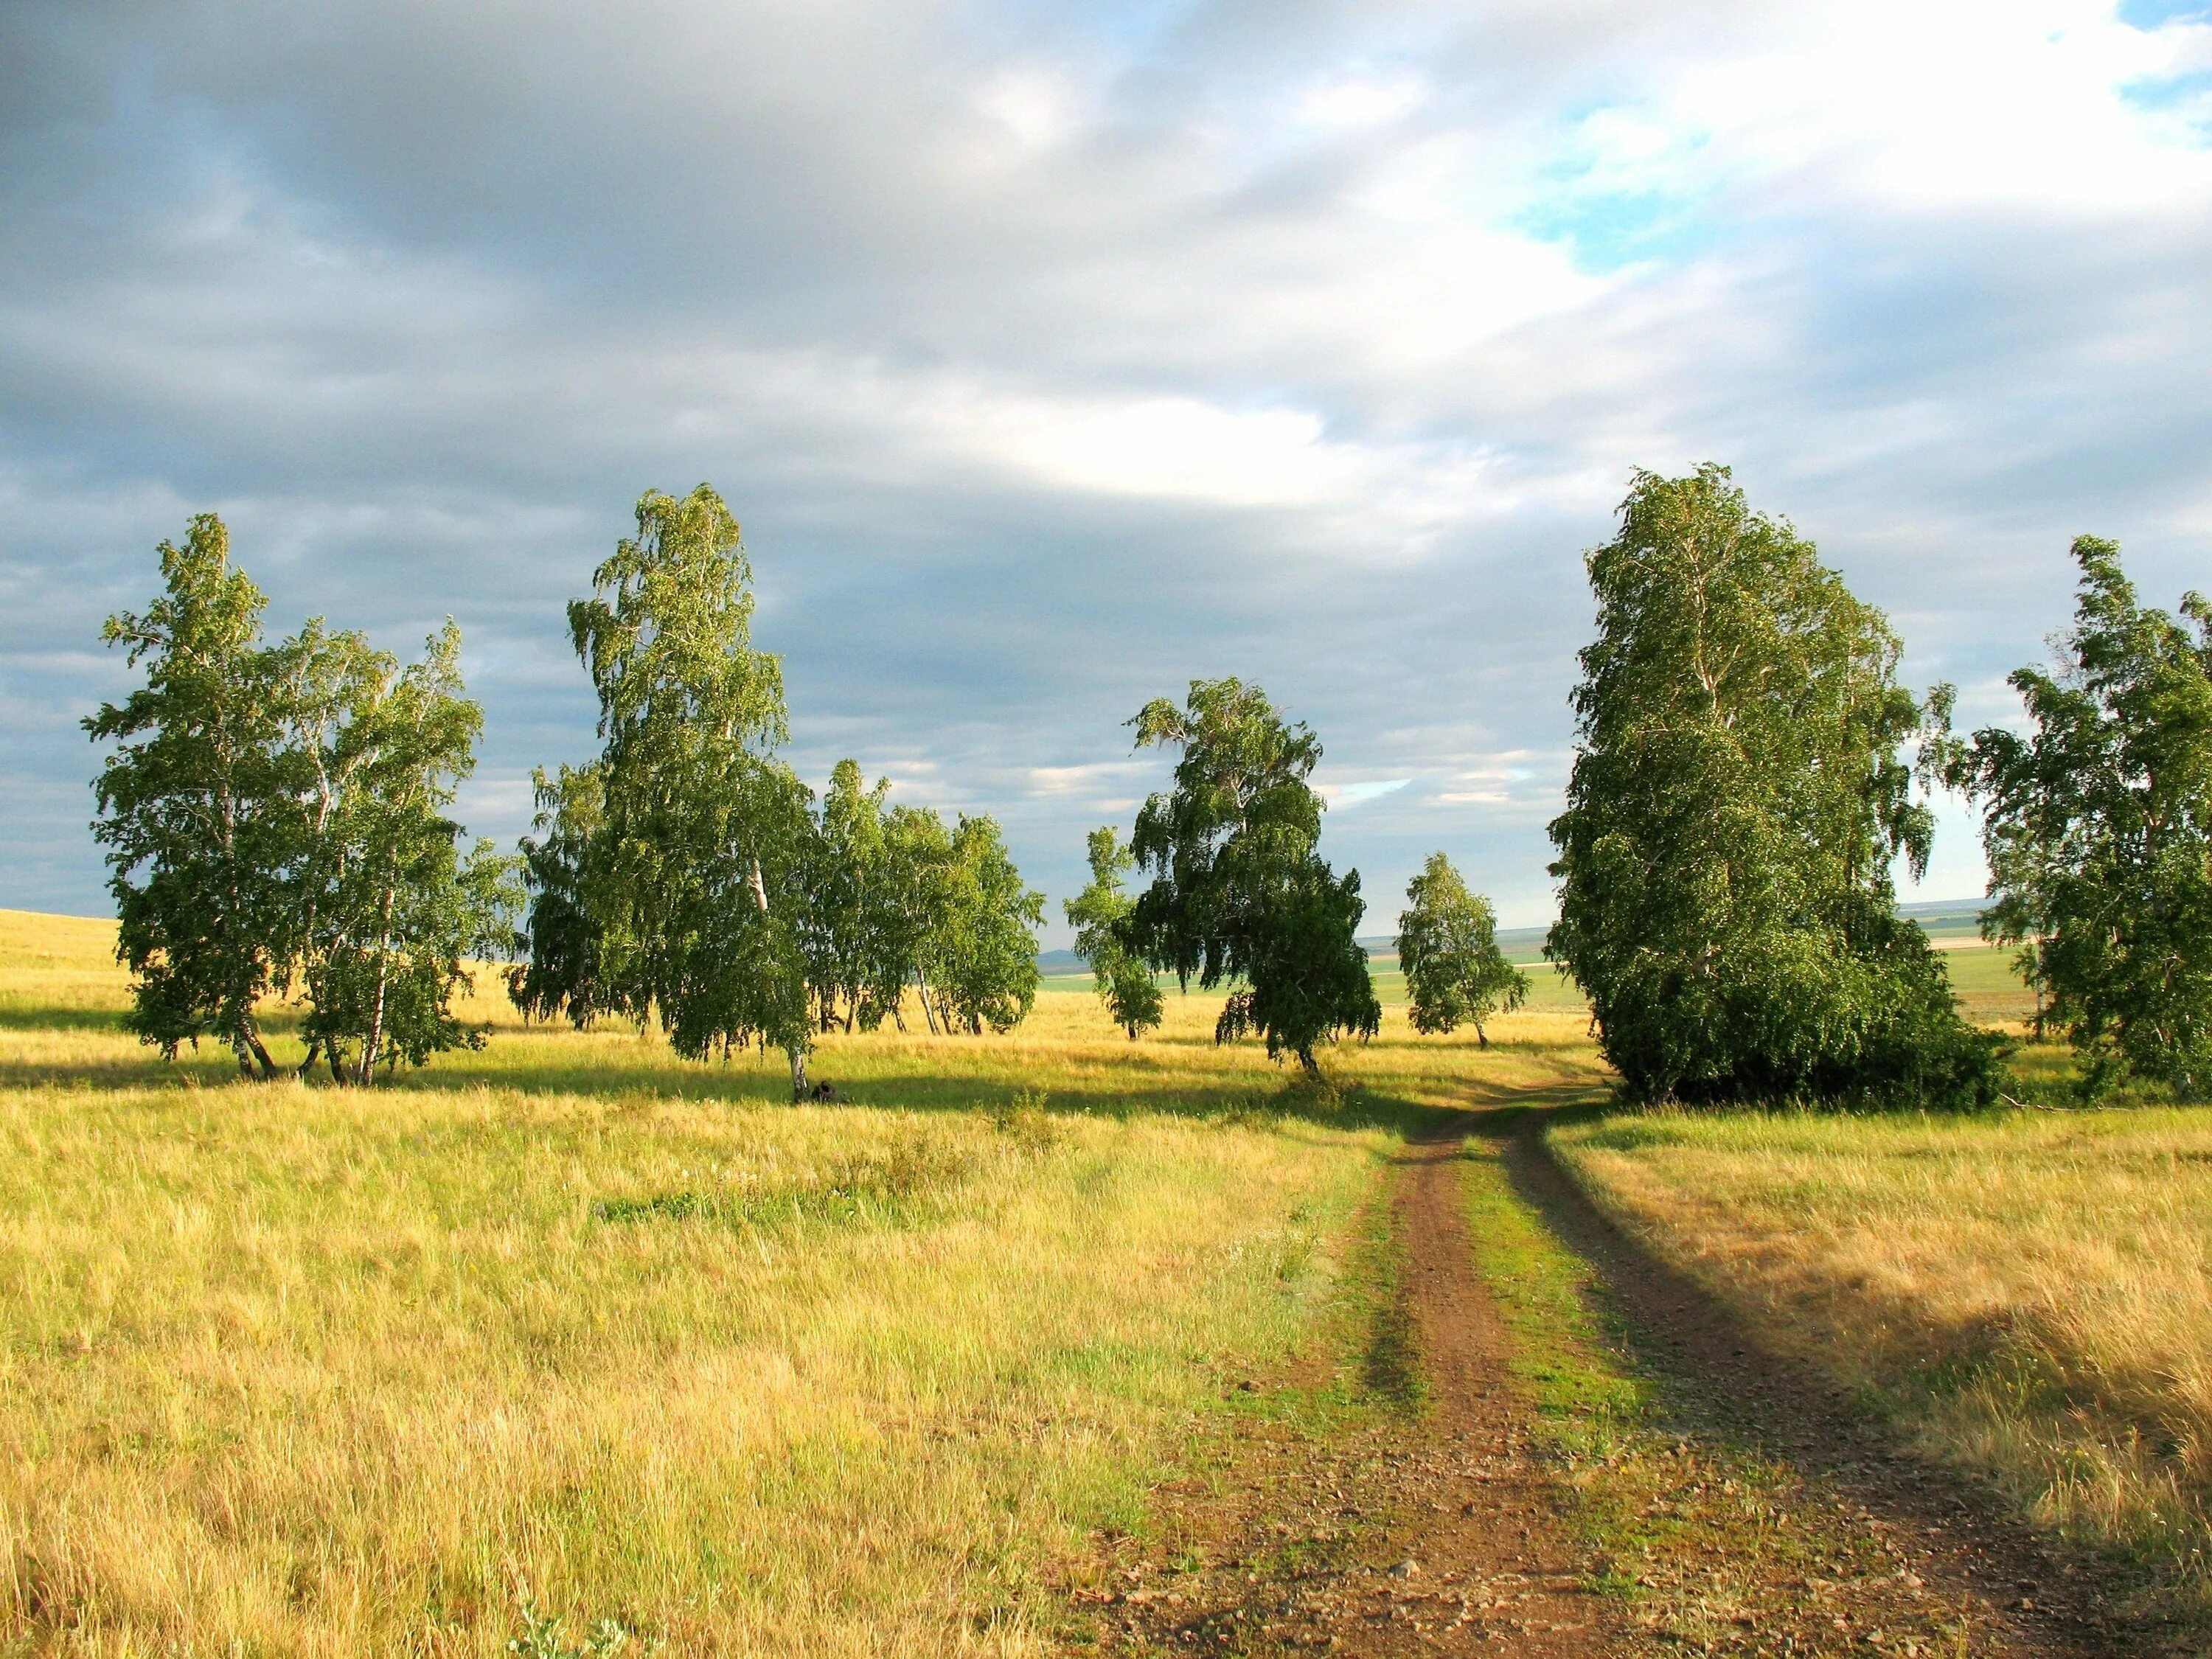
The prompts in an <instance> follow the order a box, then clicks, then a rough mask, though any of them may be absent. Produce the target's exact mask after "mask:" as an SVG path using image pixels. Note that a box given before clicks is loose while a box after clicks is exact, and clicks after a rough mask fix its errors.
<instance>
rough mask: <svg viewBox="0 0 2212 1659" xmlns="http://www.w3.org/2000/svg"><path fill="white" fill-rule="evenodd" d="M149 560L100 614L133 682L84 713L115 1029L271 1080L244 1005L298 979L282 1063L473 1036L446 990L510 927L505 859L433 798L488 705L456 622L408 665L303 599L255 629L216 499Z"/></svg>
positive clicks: (365, 1058) (461, 774) (457, 767)
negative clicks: (138, 682) (212, 1055)
mask: <svg viewBox="0 0 2212 1659" xmlns="http://www.w3.org/2000/svg"><path fill="white" fill-rule="evenodd" d="M161 575H162V580H163V592H162V593H161V597H160V598H159V599H156V600H155V602H154V604H153V605H150V606H149V608H148V609H147V610H146V611H144V612H143V613H141V614H131V613H125V614H122V615H118V616H114V617H109V618H108V620H107V623H106V629H105V631H104V637H105V638H106V640H107V641H108V642H109V643H111V644H119V645H122V646H124V647H126V648H127V650H128V653H129V659H130V661H131V664H132V665H133V666H135V667H137V668H140V669H142V670H143V674H144V684H143V685H142V686H141V687H140V688H139V689H138V690H135V691H133V692H132V693H131V696H129V697H127V698H126V699H125V701H124V702H121V703H119V704H117V703H108V704H104V705H102V706H101V708H100V710H99V712H98V713H96V714H94V715H93V716H92V717H91V718H90V719H89V720H87V721H86V722H85V726H86V729H87V730H88V732H90V733H91V735H92V737H93V738H94V739H95V740H98V741H100V742H104V743H112V744H113V745H114V747H113V749H112V751H111V752H110V754H109V756H108V757H107V760H106V764H105V765H104V766H103V768H102V769H101V772H100V778H99V780H98V781H97V783H96V785H95V786H94V787H95V790H96V793H97V795H98V798H99V804H100V817H99V820H98V822H97V823H95V824H94V835H95V836H97V837H98V839H99V840H100V842H101V843H102V844H103V845H104V846H105V847H106V849H107V859H108V864H109V867H110V872H111V877H112V879H111V882H110V887H111V890H112V892H113V893H114V896H115V900H116V905H117V913H118V919H119V922H120V929H119V933H118V953H119V955H120V956H121V957H122V958H123V960H124V961H125V963H128V964H129V965H130V967H131V972H132V975H133V986H132V1000H131V1011H130V1012H129V1014H128V1016H127V1020H128V1024H129V1025H130V1027H131V1030H135V1031H136V1032H137V1034H138V1035H139V1036H141V1037H142V1038H143V1039H144V1040H145V1041H146V1042H150V1043H153V1044H155V1045H156V1046H157V1047H159V1048H161V1052H162V1053H163V1054H165V1055H167V1056H170V1057H172V1058H173V1057H174V1056H175V1054H176V1053H177V1051H178V1050H179V1048H181V1047H183V1046H184V1045H185V1044H187V1043H191V1044H194V1045H197V1043H198V1042H200V1041H201V1040H202V1039H204V1038H205V1039H210V1040H212V1041H215V1042H222V1043H224V1044H226V1045H228V1047H229V1048H232V1049H233V1050H234V1052H235V1053H236V1054H237V1056H238V1063H239V1067H240V1070H241V1071H243V1072H244V1073H246V1075H248V1076H260V1077H264V1078H265V1077H271V1076H274V1075H276V1073H277V1071H278V1069H279V1068H278V1066H277V1065H276V1061H275V1060H273V1059H272V1058H271V1057H270V1052H269V1048H268V1044H267V1042H265V1041H264V1036H263V1033H262V1030H261V1024H260V1018H259V1012H258V1010H259V1008H260V1006H261V1005H262V1003H263V1001H264V999H266V998H268V997H270V996H272V995H278V996H281V995H287V994H295V993H296V994H298V995H299V996H300V998H301V1001H302V1002H303V1004H304V1006H305V1022H304V1035H305V1036H306V1038H307V1057H306V1059H305V1060H304V1061H302V1062H301V1065H300V1066H299V1068H298V1069H299V1070H300V1071H301V1073H303V1074H304V1073H308V1072H310V1071H312V1070H313V1068H314V1066H316V1065H317V1063H318V1061H320V1062H321V1063H322V1064H324V1065H325V1066H327V1067H328V1068H329V1072H330V1076H331V1079H332V1081H334V1082H340V1083H351V1084H368V1083H371V1082H374V1080H375V1079H377V1078H378V1076H379V1075H380V1074H383V1073H388V1072H389V1071H390V1070H391V1069H392V1067H393V1066H396V1065H398V1063H399V1061H401V1060H408V1061H410V1062H413V1063H416V1064H420V1063H421V1062H422V1060H425V1059H427V1058H428V1056H429V1055H430V1054H434V1053H436V1052H438V1051H439V1050H441V1049H445V1048H454V1047H456V1046H474V1045H475V1044H477V1043H479V1042H482V1040H483V1038H482V1036H481V1034H480V1033H477V1032H475V1031H472V1030H469V1029H468V1028H466V1027H465V1026H464V1025H463V1024H461V1023H460V1022H459V1021H458V1020H457V1019H455V1018H453V1012H452V999H453V993H454V991H455V989H456V988H457V987H461V986H464V985H465V984H466V982H467V980H468V975H467V970H466V963H467V961H468V960H469V959H470V958H471V957H483V956H491V955H506V954H509V953H510V952H511V951H512V950H513V948H514V945H515V944H516V939H515V934H514V927H513V921H514V916H515V914H516V911H517V909H518V908H519V906H520V897H521V895H520V887H519V884H518V882H517V879H516V875H517V866H516V860H513V859H512V858H509V857H506V856H502V855H501V854H499V853H498V852H496V851H495V849H494V848H493V847H492V845H491V843H489V842H477V843H476V845H475V847H474V848H472V849H471V850H469V851H467V852H465V853H464V852H463V851H462V848H461V845H460V842H461V830H460V829H459V825H457V824H456V823H453V820H452V819H451V818H450V817H448V816H447V810H448V808H449V807H450V806H451V805H452V804H453V791H454V788H455V787H456V785H458V784H459V781H461V780H462V779H464V778H465V777H466V776H468V775H469V773H470V771H471V769H472V768H473V766H474V765H475V747H476V741H477V734H478V732H480V731H481V730H482V727H483V713H482V711H481V710H480V709H479V708H477V705H476V704H475V703H473V702H470V701H469V699H468V698H467V696H465V693H464V688H463V686H462V684H461V676H460V666H459V658H460V634H459V630H458V629H455V628H454V627H453V623H452V622H451V621H450V620H449V621H448V622H447V624H446V627H445V629H443V630H442V631H441V632H440V633H438V634H436V635H432V636H431V638H430V640H429V641H428V644H427V645H426V646H425V647H424V651H423V654H422V659H420V660H419V661H417V662H415V663H412V664H410V665H404V666H403V665H401V664H399V663H398V661H397V660H396V659H393V658H392V657H391V656H390V655H388V654H386V653H384V652H380V651H377V650H375V649H374V648H372V647H370V646H369V644H368V641H366V640H364V639H363V638H362V636H361V635H358V634H355V633H347V632H335V631H332V630H331V629H330V628H328V627H327V626H326V625H325V623H323V621H322V620H321V619H320V618H317V619H316V620H314V621H312V622H310V623H307V626H306V627H305V628H303V629H301V631H300V632H299V633H298V634H296V635H292V636H291V637H290V638H289V639H285V640H283V641H277V642H276V643H274V644H270V643H268V642H267V641H265V639H264V634H263V626H262V617H263V613H264V611H265V610H266V609H267V603H268V602H267V599H266V598H265V596H264V594H263V593H262V592H261V590H260V589H259V588H258V587H257V586H254V584H253V582H252V580H250V579H249V578H248V577H247V576H246V574H245V573H244V572H243V571H240V570H238V569H236V568H233V566H232V565H231V562H230V542H229V537H228V533H227V532H225V530H224V528H223V526H222V520H220V519H218V518H216V517H215V516H214V515H213V514H211V513H210V514H203V515H201V516H200V517H198V518H196V519H194V520H192V522H191V530H190V532H189V533H188V534H187V535H186V537H185V542H184V544H183V545H182V546H179V545H176V544H173V543H168V542H164V543H163V544H161Z"/></svg>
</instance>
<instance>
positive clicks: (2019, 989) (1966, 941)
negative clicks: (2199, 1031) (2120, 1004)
mask: <svg viewBox="0 0 2212 1659" xmlns="http://www.w3.org/2000/svg"><path fill="white" fill-rule="evenodd" d="M1958 927H1960V928H1962V929H1963V930H1964V931H1955V930H1954V931H1952V932H1949V933H1944V934H1942V935H1941V936H1939V937H1937V938H1936V945H1938V947H1939V948H1941V949H1942V953H1943V962H1944V965H1945V967H1946V968H1947V969H1948V970H1949V972H1950V975H1951V985H1952V988H1953V989H1954V991H1955V992H1956V993H1957V994H1958V996H1959V1000H1960V1006H1962V1007H1964V1009H1965V1010H1966V1015H1967V1018H1970V1019H1974V1020H1977V1021H1979V1022H1981V1023H1983V1024H1990V1025H2006V1024H2019V1023H2021V1022H2024V1021H2026V1020H2027V1019H2030V1018H2033V1016H2034V1013H2035V999H2034V998H2033V996H2032V995H2031V994H2029V992H2028V990H2027V987H2026V986H2024V985H2022V984H2021V982H2020V978H2019V975H2016V974H2015V972H2014V971H2013V969H2012V956H2013V952H2012V951H2009V950H2003V951H2000V950H1996V949H1994V948H1992V947H1990V946H1989V945H1984V944H1983V943H1982V942H1981V940H1980V939H1979V938H1978V936H1977V935H1976V934H1975V933H1973V932H1972V925H1971V924H1970V923H1960V924H1958ZM1370 960H1371V963H1372V970H1373V973H1374V976H1375V991H1376V995H1377V996H1378V997H1380V998H1381V999H1382V1001H1383V1006H1384V1007H1386V1008H1393V1007H1403V1006H1405V1003H1406V976H1405V975H1404V974H1402V973H1401V972H1400V971H1399V969H1398V960H1397V958H1396V957H1395V956H1391V955H1389V954H1387V953H1383V952H1380V951H1376V952H1372V953H1370ZM1510 960H1511V961H1512V962H1513V963H1514V965H1515V966H1516V967H1518V968H1519V969H1521V971H1522V973H1524V974H1526V975H1528V1006H1529V1007H1531V1008H1534V1009H1547V1010H1553V1011H1560V1012H1564V1011H1566V1010H1571V1009H1575V1008H1583V1007H1587V1006H1589V1002H1588V999H1586V998H1585V997H1584V996H1583V994H1582V990H1581V988H1580V987H1578V986H1577V985H1576V984H1575V982H1574V981H1573V980H1571V978H1569V977H1568V976H1567V975H1566V973H1565V970H1564V969H1559V968H1557V967H1554V966H1553V964H1552V963H1548V962H1546V961H1545V960H1544V959H1543V957H1541V955H1539V954H1537V953H1534V952H1533V951H1517V952H1514V953H1512V954H1511V956H1510ZM1159 982H1160V985H1161V987H1162V988H1163V989H1164V990H1165V991H1167V992H1168V993H1169V994H1170V997H1173V996H1174V995H1175V994H1176V982H1175V980H1174V978H1173V976H1172V975H1162V976H1161V978H1160V981H1159ZM1044 984H1045V988H1046V989H1047V990H1048V991H1054V992H1059V993H1061V994H1067V995H1085V994H1091V993H1092V982H1091V975H1089V974H1087V973H1083V974H1052V975H1047V976H1046V978H1045V981H1044ZM1189 1000H1190V1001H1192V1002H1194V1003H1201V1004H1203V1006H1205V1007H1206V1008H1209V1009H1211V1008H1216V1007H1218V1005H1219V998H1218V997H1212V998H1207V997H1205V996H1203V995H1201V994H1197V993H1194V994H1192V996H1191V997H1190V999H1189Z"/></svg>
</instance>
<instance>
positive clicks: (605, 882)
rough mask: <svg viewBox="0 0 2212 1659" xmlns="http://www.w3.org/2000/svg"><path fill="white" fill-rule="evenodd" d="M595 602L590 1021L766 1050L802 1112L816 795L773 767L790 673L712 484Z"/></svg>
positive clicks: (655, 501)
mask: <svg viewBox="0 0 2212 1659" xmlns="http://www.w3.org/2000/svg"><path fill="white" fill-rule="evenodd" d="M592 586H593V593H592V597H591V598H590V599H579V600H577V601H575V602H574V604H572V605H570V606H569V607H568V622H569V630H570V633H571V635H572V637H573V638H574V642H575V647H576V650H577V653H578V654H579V655H580V657H581V658H582V659H583V661H584V665H585V667H586V670H587V671H589V672H590V674H591V677H592V686H593V688H594V689H595V690H597V692H598V693H599V736H600V738H601V739H602V742H603V744H604V745H605V746H604V750H603V752H602V754H601V756H600V758H599V763H598V770H599V818H600V821H599V827H598V829H597V831H596V836H597V847H596V849H595V851H594V853H593V855H592V856H593V861H594V864H595V870H594V876H593V879H592V882H591V883H590V884H589V891H590V893H591V895H592V899H591V902H592V909H593V913H594V915H595V918H596V920H597V921H598V923H599V932H598V934H597V950H598V963H597V968H598V974H599V979H598V982H597V984H596V986H595V987H594V990H593V994H592V1007H593V1009H594V1011H597V1010H598V1009H600V1008H602V1007H603V1008H605V1009H606V1010H608V1011H618V1012H622V1013H623V1014H626V1015H628V1016H629V1017H630V1018H634V1019H636V1020H638V1021H639V1022H640V1023H643V1022H645V1021H647V1020H648V1019H653V1018H658V1019H659V1022H660V1023H661V1024H662V1026H663V1028H664V1029H665V1030H666V1031H667V1032H668V1035H669V1038H670V1041H671V1043H672V1044H673V1045H674V1046H675V1048H676V1049H677V1051H678V1053H680V1054H685V1055H688V1056H690V1057H694V1058H697V1057H702V1056H704V1055H705V1054H709V1053H712V1052H714V1051H715V1050H716V1049H718V1048H719V1049H720V1051H722V1052H724V1053H727V1052H729V1051H730V1050H731V1049H732V1048H733V1047H736V1046H741V1045H743V1044H744V1043H746V1042H750V1041H754V1040H759V1041H762V1042H769V1043H773V1044H775V1045H776V1046H777V1047H779V1048H782V1049H783V1050H784V1051H785V1053H786V1054H787V1057H788V1059H789V1060H790V1064H791V1078H792V1091H793V1097H800V1096H803V1095H804V1094H805V1092H806V1087H807V1083H806V1061H807V1054H808V1052H809V1049H810V1048H811V1043H812V1040H813V1025H814V1021H813V1018H812V1017H811V1015H812V1011H811V1008H810V1006H809V1000H808V992H807V984H806V963H805V950H804V945H805V939H804V933H803V928H802V919H801V916H800V914H799V912H800V908H801V906H802V904H803V902H804V894H805V879H804V878H805V871H806V860H805V854H806V849H807V839H808V836H809V833H810V831H809V824H808V815H807V809H808V805H809V800H808V792H807V791H806V790H805V787H804V786H803V785H801V784H800V783H799V781H798V779H797V778H796V777H795V776H794V775H793V774H792V772H791V770H790V769H789V768H787V767H786V766H784V765H783V764H781V763H780V762H779V761H778V760H777V759H776V758H775V750H776V749H777V748H778V746H779V745H781V744H782V743H783V742H784V741H785V740H786V738H787V737H788V735H789V733H788V727H787V719H786V715H785V711H784V699H783V674H782V668H781V664H780V663H779V662H778V660H777V659H776V658H775V657H774V656H771V655H769V653H766V652H763V651H757V650H755V649H754V648H753V646H752V638H751V623H752V615H753V608H754V600H753V593H752V569H751V566H750V562H748V560H747V559H746V557H745V552H744V542H743V540H742V538H741V537H740V535H739V532H738V523H737V520H736V519H735V518H733V517H732V515H731V513H730V511H729V508H728V507H726V505H724V503H723V501H722V499H721V497H720V496H719V495H716V494H715V493H714V490H713V489H711V488H709V487H708V486H707V485H705V484H702V485H700V486H699V487H698V489H695V490H693V491H692V492H691V494H690V495H687V496H684V497H682V498H680V499H679V498H678V497H676V496H672V495H665V494H663V493H661V492H659V491H658V490H653V491H648V492H647V494H646V495H644V496H643V497H641V499H640V500H639V501H638V504H637V533H636V534H635V536H634V537H631V538H625V539H624V540H623V542H622V543H621V544H619V545H618V546H617V548H616V550H615V552H614V554H613V556H611V558H609V559H608V560H607V561H606V562H604V563H603V564H601V565H600V566H599V568H598V569H597V570H596V571H595V572H594V573H593V574H592ZM539 894H540V897H541V899H542V898H543V896H544V889H542V888H541V889H540V890H539ZM535 924H536V915H535V911H533V931H535ZM535 952H536V946H535V945H534V944H533V966H536V965H538V957H537V955H536V954H535Z"/></svg>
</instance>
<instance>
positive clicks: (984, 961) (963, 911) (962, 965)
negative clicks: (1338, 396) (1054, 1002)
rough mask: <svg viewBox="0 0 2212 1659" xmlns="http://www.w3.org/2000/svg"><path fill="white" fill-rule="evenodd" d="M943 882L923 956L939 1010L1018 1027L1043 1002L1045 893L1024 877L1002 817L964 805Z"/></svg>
mask: <svg viewBox="0 0 2212 1659" xmlns="http://www.w3.org/2000/svg"><path fill="white" fill-rule="evenodd" d="M940 893H941V896H942V908H941V909H940V910H939V913H938V915H937V917H936V919H935V921H936V925H935V926H934V927H932V928H931V929H930V930H929V932H928V933H927V936H926V939H925V941H924V945H923V950H922V956H921V963H922V970H923V972H924V973H925V974H926V975H927V977H928V980H929V982H930V983H931V984H932V985H933V986H934V987H936V989H937V994H938V1012H939V1016H940V1017H941V1018H945V1019H946V1020H947V1021H948V1023H949V1024H951V1027H952V1028H953V1029H957V1030H968V1031H969V1032H974V1033H978V1034H980V1033H981V1030H983V1028H984V1027H985V1026H986V1025H987V1026H989V1027H990V1028H991V1029H992V1030H994V1031H1009V1030H1012V1029H1013V1028H1014V1027H1015V1026H1016V1025H1018V1024H1020V1023H1021V1021H1022V1020H1023V1018H1024V1017H1025V1016H1027V1014H1028V1013H1029V1012H1030V1008H1031V1007H1033V1006H1036V993H1037V980H1038V977H1039V975H1038V971H1037V959H1036V929H1037V928H1039V927H1042V926H1043V925H1044V895H1043V894H1042V893H1040V892H1036V891H1035V890H1031V889H1030V888H1027V887H1024V885H1023V884H1022V878H1021V872H1019V871H1018V870H1016V869H1015V868H1014V863H1013V860H1012V858H1010V857H1009V856H1008V855H1007V853H1006V840H1005V837H1004V836H1001V835H1000V831H999V825H998V822H997V820H995V819H994V818H989V817H977V818H971V817H968V816H967V815H966V814H964V813H963V814H962V815H961V818H960V822H959V825H958V827H957V829H954V831H953V832H952V842H951V857H950V858H949V859H948V860H947V861H946V863H945V870H944V878H943V882H942V885H941V887H940Z"/></svg>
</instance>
